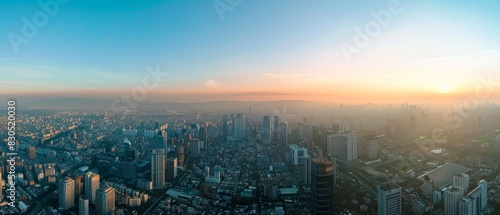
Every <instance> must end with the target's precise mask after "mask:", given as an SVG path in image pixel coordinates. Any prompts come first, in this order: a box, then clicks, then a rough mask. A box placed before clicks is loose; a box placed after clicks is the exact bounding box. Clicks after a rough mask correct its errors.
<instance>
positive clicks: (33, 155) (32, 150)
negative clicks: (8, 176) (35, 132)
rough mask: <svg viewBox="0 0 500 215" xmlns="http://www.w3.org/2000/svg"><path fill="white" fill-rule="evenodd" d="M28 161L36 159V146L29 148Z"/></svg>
mask: <svg viewBox="0 0 500 215" xmlns="http://www.w3.org/2000/svg"><path fill="white" fill-rule="evenodd" d="M28 159H30V160H34V159H36V148H35V147H34V146H28Z"/></svg>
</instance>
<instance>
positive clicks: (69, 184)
mask: <svg viewBox="0 0 500 215" xmlns="http://www.w3.org/2000/svg"><path fill="white" fill-rule="evenodd" d="M58 194H59V208H62V209H63V210H67V209H69V208H72V207H74V206H75V180H73V179H72V178H70V177H64V178H63V179H61V181H59V190H58Z"/></svg>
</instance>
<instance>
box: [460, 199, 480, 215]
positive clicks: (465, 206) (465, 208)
mask: <svg viewBox="0 0 500 215" xmlns="http://www.w3.org/2000/svg"><path fill="white" fill-rule="evenodd" d="M457 214H458V215H478V213H474V200H473V199H472V198H471V197H470V196H464V197H463V198H462V199H460V200H459V201H458V213H457Z"/></svg>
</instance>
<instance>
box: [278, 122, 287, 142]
mask: <svg viewBox="0 0 500 215" xmlns="http://www.w3.org/2000/svg"><path fill="white" fill-rule="evenodd" d="M280 139H281V145H282V146H284V147H286V146H287V145H288V131H287V123H286V122H282V123H280Z"/></svg>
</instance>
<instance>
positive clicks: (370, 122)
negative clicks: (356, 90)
mask: <svg viewBox="0 0 500 215" xmlns="http://www.w3.org/2000/svg"><path fill="white" fill-rule="evenodd" d="M17 106H18V107H19V108H20V109H21V107H22V106H21V103H19V102H18V104H17ZM499 109H500V107H499V106H497V105H495V104H493V103H484V104H481V106H479V107H477V109H476V110H475V111H474V112H469V113H468V115H467V117H466V118H463V119H462V124H461V126H460V128H458V129H452V128H450V127H449V126H447V125H449V123H447V122H446V120H443V117H442V112H443V111H445V110H446V108H445V107H438V106H436V107H433V106H431V105H426V104H419V105H417V104H408V103H402V104H387V105H374V104H366V105H341V104H339V105H333V104H332V105H323V106H321V104H318V103H309V102H292V101H278V102H253V103H252V102H246V103H243V102H209V103H203V104H202V105H200V104H196V103H185V104H183V103H177V104H165V105H155V107H153V108H149V109H147V111H145V110H144V111H141V110H129V111H124V112H122V111H113V110H111V109H109V110H97V109H92V108H86V107H58V108H54V109H53V110H51V109H48V108H46V107H32V108H29V109H24V110H20V111H19V113H18V114H17V115H16V116H17V119H16V126H17V128H16V131H17V141H18V142H17V143H16V144H15V147H16V148H15V151H16V152H17V156H16V157H15V160H16V162H15V177H13V178H7V177H6V175H8V174H9V173H8V172H9V171H8V170H9V169H11V167H10V165H11V164H9V158H10V157H11V156H9V155H8V153H9V150H8V148H7V147H6V146H7V144H3V146H4V147H3V150H2V151H3V153H2V155H3V159H2V163H1V171H0V173H2V183H1V185H2V187H3V188H5V189H2V190H3V193H2V195H1V197H2V210H3V212H4V213H6V214H117V215H118V214H495V211H497V212H498V207H499V204H498V202H499V201H498V200H499V198H500V193H499V192H500V187H499V186H498V184H499V183H500V162H499V159H498V157H499V156H500V133H499V130H498V128H500V125H499V122H498V120H496V119H498V117H499V113H500V111H499ZM440 116H441V117H440ZM6 123H7V118H6V117H3V118H2V124H6ZM436 131H440V132H442V134H440V135H436V134H435V133H436ZM2 136H4V138H5V140H6V141H7V132H3V135H2ZM11 181H13V182H14V183H15V187H14V188H13V189H14V190H15V195H14V196H15V207H11V206H9V202H10V200H9V196H10V194H9V190H8V189H7V188H8V187H9V184H11V183H12V182H11ZM495 209H496V210H495Z"/></svg>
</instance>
